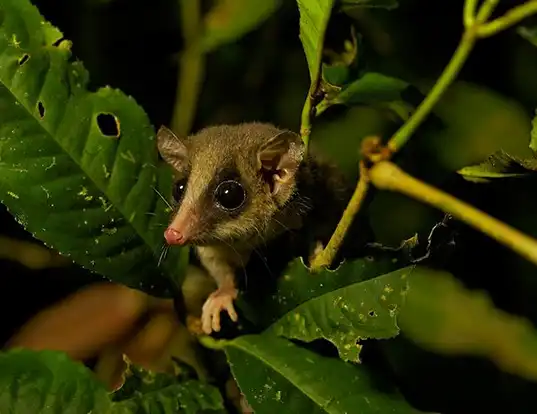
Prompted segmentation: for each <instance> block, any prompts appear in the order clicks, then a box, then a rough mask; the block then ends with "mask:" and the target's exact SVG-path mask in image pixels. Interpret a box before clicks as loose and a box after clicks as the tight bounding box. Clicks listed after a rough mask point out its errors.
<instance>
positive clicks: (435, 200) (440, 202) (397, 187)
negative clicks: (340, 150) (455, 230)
mask: <svg viewBox="0 0 537 414" xmlns="http://www.w3.org/2000/svg"><path fill="white" fill-rule="evenodd" d="M369 178H370V180H371V182H372V183H373V185H374V186H375V187H377V188H379V189H381V190H389V191H396V192H399V193H401V194H405V195H407V196H410V197H412V198H415V199H416V200H419V201H422V202H424V203H426V204H429V205H431V206H433V207H436V208H438V209H440V210H442V211H444V212H446V213H450V214H452V215H453V216H454V217H457V218H459V219H460V220H462V221H463V222H465V223H467V224H469V225H471V226H473V227H475V228H476V229H478V230H480V231H481V232H483V233H485V234H487V235H488V236H489V237H492V238H493V239H495V240H497V241H498V242H500V243H502V244H503V245H505V246H507V247H509V248H510V249H512V250H514V251H515V252H517V253H518V254H520V255H521V256H523V257H525V258H526V259H528V260H530V261H531V262H533V263H535V264H537V240H535V239H533V238H531V237H529V236H527V235H525V234H524V233H522V232H520V231H518V230H516V229H514V228H513V227H511V226H508V225H507V224H505V223H503V222H501V221H500V220H497V219H495V218H493V217H491V216H489V215H488V214H486V213H483V212H482V211H480V210H478V209H477V208H475V207H473V206H471V205H469V204H467V203H465V202H463V201H460V200H458V199H457V198H455V197H453V196H451V195H449V194H447V193H445V192H443V191H441V190H439V189H437V188H434V187H432V186H430V185H429V184H426V183H424V182H422V181H420V180H418V179H416V178H414V177H412V176H410V175H408V174H407V173H405V172H404V171H403V170H401V169H400V168H399V167H398V166H396V165H395V164H393V163H391V162H389V161H382V162H379V163H378V164H376V165H374V166H373V167H372V168H371V169H370V170H369Z"/></svg>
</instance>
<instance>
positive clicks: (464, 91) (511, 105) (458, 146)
mask: <svg viewBox="0 0 537 414" xmlns="http://www.w3.org/2000/svg"><path fill="white" fill-rule="evenodd" d="M430 86H431V84H430V83H429V82H427V85H424V84H422V85H419V88H420V90H421V92H422V93H424V94H425V93H426V92H427V91H428V90H429V87H430ZM433 114H434V115H435V116H436V117H437V120H438V119H439V120H441V124H443V128H441V129H439V128H438V129H437V128H431V131H430V132H425V131H424V135H426V137H425V139H423V145H424V149H426V151H427V152H429V154H430V157H431V158H432V159H435V160H438V161H437V162H438V163H439V165H440V166H442V167H443V168H444V169H445V170H447V171H458V170H460V169H461V168H464V167H466V166H468V165H473V164H478V163H480V162H482V161H483V160H484V159H486V158H487V157H488V156H490V154H493V153H495V152H497V151H499V150H503V151H505V152H506V153H508V154H510V155H511V156H513V157H517V158H518V159H530V158H532V155H533V154H532V151H531V149H530V148H529V146H528V144H529V141H530V128H531V118H530V117H529V116H528V114H527V112H526V110H525V108H524V107H522V106H521V105H520V104H519V103H518V102H516V101H514V100H512V99H508V98H506V97H505V96H502V95H501V94H498V93H496V92H495V91H493V90H490V89H487V88H485V87H482V86H479V85H475V84H472V83H468V82H463V81H458V82H455V83H454V84H453V85H452V86H451V87H450V88H449V89H448V90H447V91H446V93H445V94H444V95H443V96H442V98H441V99H440V101H439V102H438V103H437V104H436V105H435V107H434V109H433ZM476 119H478V120H479V122H476ZM433 129H434V130H433Z"/></svg>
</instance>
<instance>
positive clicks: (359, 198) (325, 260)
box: [310, 162, 369, 272]
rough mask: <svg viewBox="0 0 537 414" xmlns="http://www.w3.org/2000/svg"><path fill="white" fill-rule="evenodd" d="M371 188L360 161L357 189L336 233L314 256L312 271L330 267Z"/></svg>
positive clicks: (311, 265)
mask: <svg viewBox="0 0 537 414" xmlns="http://www.w3.org/2000/svg"><path fill="white" fill-rule="evenodd" d="M368 189H369V178H368V176H367V171H366V169H365V167H364V165H363V162H362V163H360V179H359V180H358V184H357V185H356V189H355V190H354V193H353V195H352V197H351V200H350V201H349V204H348V205H347V207H346V208H345V211H344V212H343V216H342V217H341V220H340V221H339V223H338V225H337V227H336V230H335V231H334V234H332V237H331V238H330V241H329V242H328V244H327V245H326V247H325V248H324V250H323V251H322V252H321V253H319V254H318V255H317V256H315V257H314V258H313V260H312V261H311V264H310V269H311V271H313V272H315V271H317V270H320V269H321V268H323V267H328V266H330V264H331V263H332V261H333V260H334V257H335V256H336V254H337V251H338V249H339V248H340V247H341V244H342V243H343V239H344V238H345V234H347V231H348V230H349V227H350V226H351V224H352V222H353V220H354V217H355V216H356V214H357V213H358V211H359V210H360V208H361V207H362V204H363V201H364V199H365V197H366V195H367V190H368Z"/></svg>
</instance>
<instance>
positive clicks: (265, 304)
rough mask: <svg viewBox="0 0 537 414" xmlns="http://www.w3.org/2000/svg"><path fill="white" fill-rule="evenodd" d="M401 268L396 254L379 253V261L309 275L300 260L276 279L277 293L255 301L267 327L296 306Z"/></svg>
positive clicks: (402, 264) (367, 260)
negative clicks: (261, 310)
mask: <svg viewBox="0 0 537 414" xmlns="http://www.w3.org/2000/svg"><path fill="white" fill-rule="evenodd" d="M402 266H404V263H401V260H400V258H398V256H397V254H395V253H388V252H386V253H383V255H382V256H381V255H380V253H379V255H378V257H367V258H364V259H358V260H354V261H352V262H348V263H343V264H342V265H341V266H340V267H339V268H337V269H336V270H334V271H332V270H327V269H324V270H321V271H320V272H318V273H315V274H314V275H312V274H311V273H310V272H309V269H308V268H307V267H306V266H304V263H303V262H302V260H301V259H295V260H294V261H292V262H291V263H290V264H289V266H288V267H287V269H286V270H284V272H283V273H282V276H281V277H280V278H279V281H278V286H277V290H276V292H275V293H274V294H273V295H266V297H264V298H260V299H259V300H258V301H256V307H258V308H260V309H263V314H262V315H261V316H262V317H264V318H266V321H265V322H266V323H270V324H271V323H274V322H276V321H277V320H278V319H280V318H281V317H282V316H284V315H285V314H287V313H288V312H291V311H292V310H293V309H295V308H296V307H297V306H299V305H301V304H303V303H305V302H308V301H309V300H311V299H314V298H316V297H319V296H322V295H325V294H329V293H330V292H332V291H335V290H337V289H340V288H343V287H345V286H349V285H352V284H355V283H358V282H362V281H365V280H370V279H373V278H374V277H377V276H380V275H383V274H385V273H388V272H391V271H394V270H396V269H399V268H400V267H402Z"/></svg>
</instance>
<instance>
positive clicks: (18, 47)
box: [0, 0, 187, 295]
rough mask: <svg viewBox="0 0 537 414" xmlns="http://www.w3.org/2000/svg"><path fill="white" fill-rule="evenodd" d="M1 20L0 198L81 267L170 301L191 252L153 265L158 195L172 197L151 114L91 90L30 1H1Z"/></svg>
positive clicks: (162, 217) (163, 217)
mask: <svg viewBox="0 0 537 414" xmlns="http://www.w3.org/2000/svg"><path fill="white" fill-rule="evenodd" d="M0 15H1V16H2V19H1V21H0V124H1V129H0V200H1V201H2V202H3V203H4V204H5V205H6V206H7V207H8V208H9V210H10V212H11V213H12V214H14V215H15V216H16V217H17V219H18V220H19V222H20V223H21V224H22V225H23V226H24V227H25V228H26V229H28V230H29V231H30V232H32V233H33V234H34V236H35V237H37V238H39V239H41V240H43V241H44V242H45V243H46V244H47V245H49V246H50V247H52V248H54V249H56V250H58V251H60V252H61V253H62V254H64V255H67V256H70V257H71V258H72V259H73V260H74V261H76V262H78V263H79V264H81V265H83V266H85V267H86V268H88V269H91V270H93V271H95V272H98V273H100V274H102V275H104V276H106V277H108V278H110V279H112V280H114V281H116V282H120V283H123V284H126V285H128V286H131V287H134V288H139V289H142V290H145V291H147V292H149V293H152V294H154V295H168V294H169V293H170V292H169V288H170V281H169V278H170V277H172V276H173V277H176V278H180V277H181V275H182V270H183V268H184V266H183V265H182V264H183V263H185V261H186V260H187V249H176V250H173V251H171V252H170V253H169V254H168V258H167V259H168V260H166V261H165V263H164V266H163V268H162V269H159V268H158V266H157V265H158V263H159V258H160V254H161V247H162V246H163V236H162V232H163V227H164V226H165V224H166V223H167V220H168V214H169V211H168V209H167V206H166V203H165V202H164V201H163V200H162V199H161V198H160V197H159V195H157V191H159V192H161V193H162V194H165V195H166V196H168V195H169V194H170V192H171V171H170V170H169V169H168V167H167V166H163V165H162V164H161V163H159V160H158V154H157V149H156V144H155V139H154V136H155V133H154V129H153V127H152V126H151V124H150V122H149V119H148V117H147V115H146V114H145V112H144V111H143V109H142V108H141V107H140V106H138V105H137V104H136V102H135V101H134V99H133V98H132V97H128V96H126V95H124V94H123V93H122V92H121V91H118V90H115V89H111V88H109V87H106V88H102V89H99V90H98V91H96V92H89V91H88V90H87V83H88V73H87V72H86V71H85V69H84V68H83V66H82V64H81V63H80V62H72V61H71V59H70V58H71V53H70V51H69V50H68V49H69V42H66V41H63V42H61V43H59V45H57V43H54V42H56V41H57V40H59V39H60V38H62V34H61V33H60V32H59V31H58V30H57V29H55V28H53V27H52V26H51V25H50V24H48V23H46V22H44V20H43V18H42V16H41V15H40V14H39V12H38V10H37V9H36V8H35V7H34V6H32V5H31V4H30V2H29V1H27V0H0ZM55 45H57V46H55ZM154 188H155V189H156V190H154ZM181 253H182V254H181Z"/></svg>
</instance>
